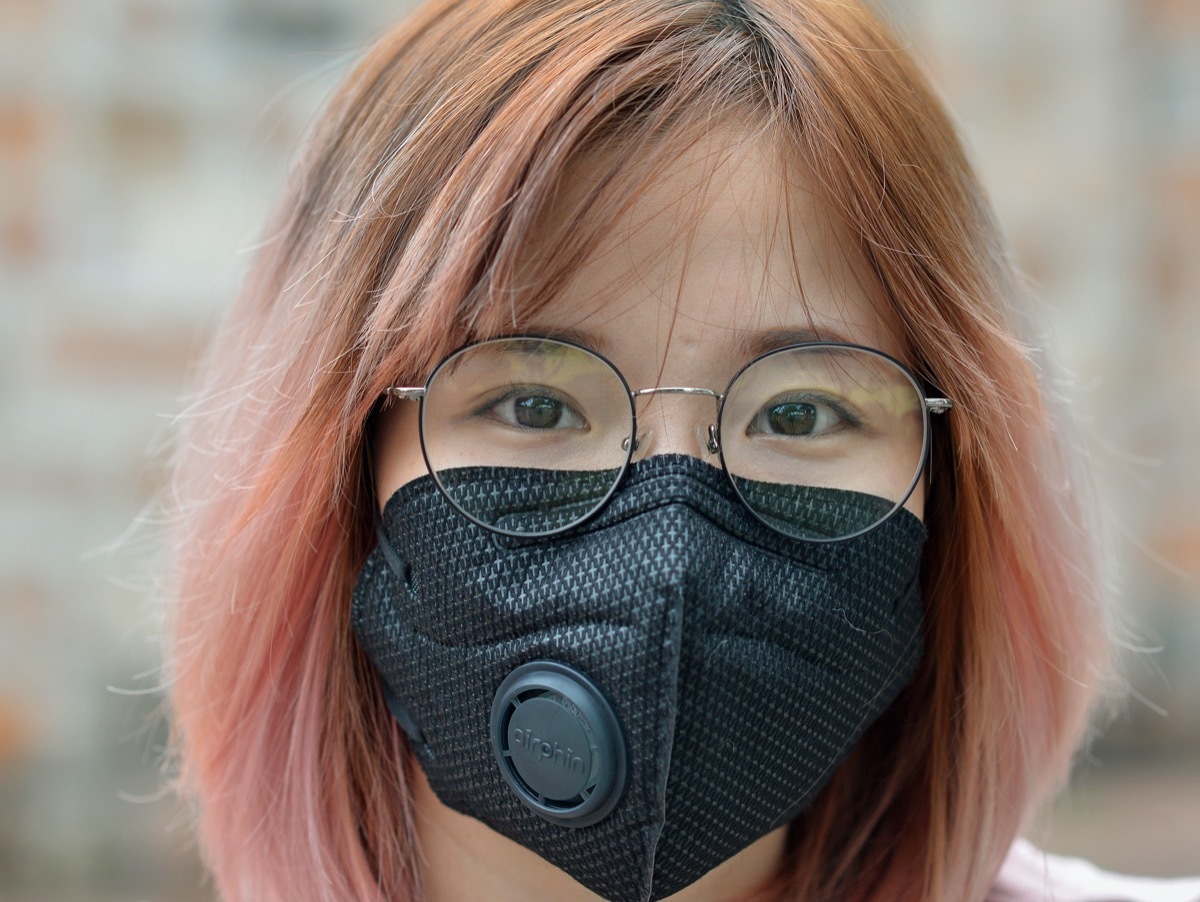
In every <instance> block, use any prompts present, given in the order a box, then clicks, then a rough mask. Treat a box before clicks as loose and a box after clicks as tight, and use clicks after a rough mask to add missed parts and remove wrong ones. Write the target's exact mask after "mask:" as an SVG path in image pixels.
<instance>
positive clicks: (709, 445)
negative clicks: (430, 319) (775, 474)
mask: <svg viewBox="0 0 1200 902" xmlns="http://www.w3.org/2000/svg"><path fill="white" fill-rule="evenodd" d="M507 341H540V342H550V343H553V344H559V345H563V346H565V347H568V348H573V349H575V350H578V351H582V352H584V353H585V354H588V355H590V356H591V357H594V358H596V359H597V360H599V361H600V362H601V363H603V364H604V365H605V366H607V367H608V368H609V369H610V370H612V372H613V374H614V375H616V377H617V379H618V380H620V383H621V385H622V386H623V387H624V389H625V393H626V394H627V395H628V398H629V422H630V427H631V429H630V436H631V439H632V440H630V439H626V440H625V441H624V442H623V443H622V446H623V448H624V450H625V460H624V461H622V463H621V467H620V472H618V473H617V476H616V478H615V479H614V480H613V484H612V487H611V488H610V489H609V490H608V492H607V493H605V495H604V497H603V498H601V499H600V500H599V501H597V502H596V506H595V507H594V508H592V510H591V511H589V512H588V513H587V514H586V515H584V516H583V517H580V518H579V519H578V520H575V521H574V522H572V523H569V524H568V525H566V526H561V527H558V528H555V529H549V530H545V531H544V532H516V531H512V530H506V529H501V528H500V527H498V526H495V525H494V524H491V523H486V522H484V521H483V520H480V519H479V518H477V517H475V516H473V515H472V514H471V513H470V512H469V511H467V510H466V509H465V508H463V507H462V506H461V505H460V504H458V502H456V501H455V500H454V497H453V496H452V495H451V494H450V492H449V491H447V490H446V488H445V486H443V485H442V481H441V479H440V478H439V476H438V471H437V469H435V468H434V466H433V463H432V462H431V461H430V459H429V452H428V449H427V448H426V446H425V397H426V395H427V393H428V391H429V386H430V385H431V384H432V382H433V380H434V379H435V378H437V374H438V372H439V371H440V370H441V369H442V367H444V366H445V365H446V364H447V363H449V362H450V361H452V360H454V359H455V358H457V357H458V356H459V355H460V354H462V353H463V352H464V351H467V350H469V349H471V348H474V347H480V346H482V345H488V344H498V343H500V342H507ZM817 348H840V349H844V350H850V351H862V352H866V353H868V354H872V355H874V356H875V357H878V358H881V359H882V360H885V361H887V362H888V363H890V364H892V365H893V366H895V367H896V368H897V369H899V370H900V371H901V372H902V373H904V375H905V376H906V377H907V378H908V380H909V381H910V382H911V383H912V386H913V388H914V389H915V390H916V392H917V396H918V397H920V398H921V400H922V401H923V406H922V409H921V414H922V419H923V423H922V438H921V455H920V460H919V462H918V465H917V468H916V472H915V473H914V474H913V478H912V482H911V483H910V484H909V486H908V488H907V489H906V490H905V491H904V494H903V495H902V496H901V497H900V499H899V500H897V501H896V503H895V504H894V505H893V506H892V508H891V510H889V511H888V512H887V513H886V514H884V515H883V516H882V517H880V518H879V519H878V520H877V521H875V522H874V523H872V524H871V525H870V526H867V527H864V528H863V529H860V530H858V531H857V532H853V533H850V534H849V535H845V536H837V537H836V538H823V537H807V536H806V537H800V536H794V535H791V534H789V533H787V532H784V531H783V530H782V529H780V528H779V527H778V526H776V525H775V524H773V523H771V522H770V521H769V520H768V519H767V518H765V517H763V516H762V515H761V514H759V513H758V511H756V510H755V509H754V508H753V507H752V506H751V505H750V503H749V502H748V501H746V499H745V498H744V497H743V496H742V493H741V491H740V490H739V489H738V486H737V482H736V481H735V480H734V476H733V474H732V473H730V472H729V468H728V467H727V466H726V465H725V455H724V454H723V453H721V431H720V430H721V419H722V414H723V412H724V408H725V398H726V396H727V395H728V394H729V390H730V389H731V388H733V386H734V385H735V384H736V383H737V381H738V379H739V378H741V376H742V374H743V373H744V372H746V370H748V369H750V367H752V366H754V365H755V364H756V363H758V362H759V361H761V360H764V359H766V358H768V357H772V356H774V355H776V354H783V353H787V352H790V351H797V350H806V349H817ZM383 394H384V397H385V398H388V399H397V400H401V401H417V402H419V403H420V405H421V408H420V413H419V415H418V431H419V434H420V440H421V456H422V457H423V458H424V460H425V468H426V469H427V470H428V471H429V475H430V476H431V477H432V478H433V481H434V484H435V485H437V487H438V490H439V491H440V492H441V493H442V495H443V497H445V499H446V500H447V501H448V502H450V505H451V506H452V507H453V508H454V509H455V510H457V511H458V512H459V513H460V514H462V515H463V516H464V517H466V518H467V519H468V520H470V521H471V522H472V523H475V524H477V525H479V526H482V527H483V528H484V529H486V530H488V531H490V532H494V533H498V534H500V535H504V536H511V537H515V538H523V539H535V538H546V537H548V536H555V535H561V534H562V533H565V532H568V531H570V530H572V529H575V528H576V527H577V526H580V525H582V524H583V523H586V522H587V521H588V520H590V519H591V518H592V517H594V516H596V515H597V514H598V513H599V512H600V511H601V510H603V509H604V507H605V505H607V504H608V502H609V499H611V498H612V496H613V495H614V494H615V493H616V491H617V489H618V488H620V485H621V482H622V481H623V480H624V479H625V473H626V472H627V471H628V469H629V464H630V461H632V459H633V455H634V454H635V453H636V452H637V450H638V445H639V443H638V438H637V437H638V426H637V406H636V403H635V402H636V400H637V399H638V398H644V397H648V396H650V395H700V396H703V397H708V398H712V399H713V400H714V401H715V402H716V405H717V416H716V422H715V423H709V424H708V428H707V439H706V441H705V449H706V450H707V451H708V452H709V453H710V454H715V455H717V457H718V458H719V459H720V461H721V470H722V471H723V472H724V473H725V477H726V478H727V479H728V480H729V483H730V485H731V486H733V491H734V494H735V495H737V498H738V500H739V501H740V502H741V503H742V506H743V507H745V508H746V510H748V511H749V512H750V513H751V514H752V515H753V516H754V517H755V519H757V520H758V521H759V522H761V523H763V524H764V525H766V526H767V527H768V528H770V529H771V530H772V531H774V532H776V533H778V534H779V535H782V536H786V537H787V538H789V539H791V540H793V541H797V542H816V543H820V544H828V543H831V542H844V541H846V540H848V539H853V538H856V537H857V536H860V535H863V534H865V533H868V532H870V531H871V530H873V529H875V528H876V527H878V526H880V525H881V524H883V523H884V522H886V521H887V520H889V519H890V518H891V517H892V516H894V515H895V513H896V511H898V510H900V508H902V507H903V506H904V503H905V502H906V501H907V500H908V499H909V497H911V495H912V493H913V491H914V490H915V489H916V487H917V484H918V483H919V482H920V480H921V475H922V473H924V472H925V467H926V465H927V464H928V461H929V446H930V441H931V432H932V430H931V428H930V425H931V424H930V420H929V418H930V415H940V414H944V413H946V412H948V411H950V410H952V409H953V408H954V402H953V401H952V400H951V399H949V398H944V397H932V396H929V395H927V394H925V391H924V389H922V387H921V382H920V380H919V379H917V377H916V376H915V375H913V373H912V371H911V370H910V369H909V368H908V367H907V366H905V365H904V364H903V363H901V362H900V361H899V360H897V359H896V358H895V357H893V356H891V355H890V354H886V353H884V352H883V351H880V350H878V349H876V348H871V347H867V346H866V345H859V344H853V343H850V342H840V341H807V342H799V343H796V344H790V345H785V346H783V347H779V348H775V349H773V350H770V351H767V352H765V353H763V354H759V355H758V356H757V357H755V358H753V359H752V360H750V361H749V362H747V363H746V364H744V365H743V366H742V367H741V368H740V369H739V370H738V371H737V372H736V373H734V375H733V378H731V379H730V380H729V384H728V385H726V386H725V391H724V392H717V391H714V390H713V389H711V388H698V387H691V386H666V385H664V386H656V387H653V388H640V389H636V390H634V389H631V388H630V387H629V383H628V382H627V381H626V379H625V375H624V374H623V373H622V372H621V371H620V370H619V369H618V368H617V366H616V364H614V363H613V362H612V361H611V360H609V359H608V358H607V357H605V356H604V355H603V354H600V353H598V352H597V351H594V350H593V349H591V348H589V347H587V346H586V345H583V344H580V343H578V342H574V341H568V340H566V339H562V338H552V337H549V336H545V335H506V336H502V337H500V338H491V339H486V340H484V341H476V342H470V343H468V344H465V345H463V346H462V347H460V348H457V349H455V350H454V351H452V352H451V353H449V354H447V355H446V357H444V358H443V359H442V360H441V362H440V363H438V365H437V366H435V367H434V368H433V370H432V371H431V372H430V374H429V375H428V376H427V377H426V379H425V384H424V385H422V386H391V387H388V388H386V389H384V392H383Z"/></svg>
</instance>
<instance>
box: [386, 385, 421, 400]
mask: <svg viewBox="0 0 1200 902" xmlns="http://www.w3.org/2000/svg"><path fill="white" fill-rule="evenodd" d="M383 393H384V394H385V395H387V396H388V397H389V398H399V399H400V400H401V401H420V400H421V399H422V398H424V397H425V389H423V388H401V387H399V386H393V387H391V388H385V389H384V390H383Z"/></svg>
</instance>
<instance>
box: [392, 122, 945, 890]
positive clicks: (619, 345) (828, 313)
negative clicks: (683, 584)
mask: <svg viewBox="0 0 1200 902" xmlns="http://www.w3.org/2000/svg"><path fill="white" fill-rule="evenodd" d="M589 175H590V173H589V171H588V170H587V168H586V167H581V169H580V171H579V172H578V174H577V178H576V179H575V181H574V182H573V183H572V184H571V185H569V186H568V192H570V191H572V190H578V191H583V190H585V188H586V186H587V184H588V181H587V180H588V178H589ZM785 187H786V193H787V200H788V203H787V206H786V207H785V206H784V205H783V204H782V202H781V201H782V199H783V197H784V194H785ZM571 199H572V198H571V197H570V196H567V197H564V198H563V200H562V203H561V204H560V206H559V208H558V210H557V211H555V210H552V211H551V214H550V216H549V217H548V224H547V225H546V228H547V229H554V228H556V227H558V226H557V225H556V220H557V221H558V222H561V221H562V220H563V219H564V218H565V215H566V214H565V211H566V210H569V209H571V208H572V207H573V204H572V203H571V202H570V201H571ZM852 248H853V245H852V243H851V241H850V240H849V238H848V237H847V236H846V235H845V234H843V232H842V231H841V230H840V229H839V228H838V227H837V226H836V225H835V223H834V222H833V220H832V219H831V218H830V217H829V216H827V215H826V213H825V212H824V210H823V209H822V208H821V206H820V204H818V203H817V201H816V199H815V197H814V196H813V194H812V192H811V191H810V190H809V188H808V186H807V185H805V184H804V183H803V182H800V183H797V181H796V176H795V169H794V168H793V169H792V170H791V172H790V173H789V180H788V181H787V182H785V181H784V178H783V176H782V174H781V170H780V164H779V157H778V155H777V154H776V153H775V152H774V148H772V147H769V146H764V145H763V144H760V143H756V142H755V141H752V140H747V139H745V138H743V137H741V135H740V133H738V132H735V131H733V130H728V131H724V132H720V133H717V134H714V135H713V136H712V137H711V138H710V139H709V140H707V141H704V142H702V143H700V144H697V145H696V146H694V147H693V148H691V149H690V150H689V151H688V152H687V153H685V154H683V155H682V156H681V157H680V158H679V159H678V160H677V162H676V163H675V165H673V166H672V167H671V168H670V169H669V170H668V171H667V172H665V173H664V174H663V176H662V177H661V178H658V179H656V180H655V181H654V182H653V186H652V187H651V188H650V190H648V191H647V192H646V193H645V194H644V195H643V196H641V197H640V198H639V199H638V200H637V202H636V203H634V204H632V205H631V206H630V207H629V209H628V210H627V212H626V213H625V215H624V216H623V217H622V218H621V219H620V220H619V221H618V222H617V223H616V227H615V228H613V229H612V231H611V234H609V235H608V236H607V238H606V240H604V241H603V242H602V244H601V245H600V247H599V248H598V249H597V250H596V252H595V253H594V254H593V255H592V256H591V258H590V259H589V260H588V261H587V262H586V263H585V265H583V266H582V267H581V268H580V269H579V271H578V272H577V273H576V274H575V275H574V277H573V278H572V279H571V281H570V283H569V284H568V286H567V288H566V290H565V291H564V292H563V293H562V295H561V297H559V298H558V299H557V301H556V302H553V303H552V304H550V305H548V307H547V308H546V309H545V310H544V311H543V312H541V313H539V314H538V315H537V316H536V317H534V318H533V319H531V320H530V321H529V322H527V323H522V324H521V332H522V333H523V334H542V335H550V336H555V337H563V338H568V339H570V340H573V341H575V342H577V343H579V344H582V345H585V346H587V347H589V348H592V349H594V350H595V351H597V352H599V353H600V354H602V355H603V356H604V357H606V358H607V359H608V360H610V361H611V362H612V363H613V364H615V366H616V367H617V368H618V369H619V370H620V371H621V372H622V373H623V374H624V376H625V378H626V380H627V382H628V383H629V385H630V387H631V388H632V389H635V390H636V389H640V388H648V387H653V386H691V387H701V388H710V389H713V390H715V391H718V392H723V391H724V390H725V388H726V386H727V385H728V383H729V381H730V379H731V378H732V377H733V376H734V375H735V374H736V373H737V372H738V370H739V369H740V368H741V367H742V366H743V365H744V364H746V363H747V362H748V361H749V360H751V359H752V358H754V357H756V356H757V355H759V354H762V353H763V352H765V351H768V350H771V349H773V348H776V347H780V346H784V345H788V344H794V343H797V342H802V341H811V340H832V341H840V342H850V343H854V344H860V345H866V346H869V347H873V348H876V349H879V350H882V351H884V352H886V353H888V354H891V355H893V356H896V357H901V356H902V348H901V345H900V342H899V340H898V338H897V332H896V330H895V329H894V328H893V327H892V326H890V325H889V323H888V322H887V321H886V319H885V317H884V316H883V315H882V313H881V311H883V310H884V309H885V307H884V305H883V303H882V301H881V291H880V288H879V287H878V285H877V283H876V282H875V280H874V278H873V277H872V274H871V272H870V270H869V269H868V267H867V266H866V263H865V261H864V260H863V259H862V258H861V257H860V256H859V255H858V254H857V253H855V252H852ZM417 413H418V409H417V405H415V404H411V403H396V404H393V405H392V406H391V407H390V408H389V410H388V413H387V415H386V417H385V420H384V422H383V424H382V428H381V430H380V433H379V436H378V442H379V444H378V446H377V447H376V450H375V461H376V479H377V490H378V498H379V502H380V505H381V506H382V505H383V503H384V502H385V501H386V500H387V499H388V498H390V497H391V495H392V494H393V493H394V492H395V491H396V489H398V488H399V487H400V486H401V485H403V484H404V483H407V482H409V481H410V480H413V479H416V478H418V477H420V476H424V475H426V472H427V471H426V467H425V463H424V459H423V457H422V455H421V450H420V443H419V436H418V427H417ZM637 417H638V430H639V435H640V444H639V447H638V456H639V457H644V456H648V455H653V454H663V453H668V452H669V453H677V454H687V455H693V456H696V457H699V458H701V459H703V460H705V461H706V462H708V463H711V464H713V465H716V466H719V461H718V460H717V458H716V456H715V455H713V454H710V453H709V452H708V451H707V450H706V448H705V442H704V439H705V438H706V437H707V432H706V430H707V426H708V425H709V424H710V423H711V422H712V421H713V418H714V404H713V400H712V398H711V397H706V396H694V395H693V396H688V395H677V394H676V395H661V396H650V397H648V398H643V399H639V406H638V410H637ZM922 505H923V495H922V493H921V490H920V488H918V490H917V492H915V493H914V495H913V497H911V498H910V499H909V501H908V502H907V506H908V508H909V509H910V510H911V511H912V512H913V513H915V514H917V515H918V516H920V515H921V513H922ZM414 775H415V777H416V782H415V784H414V813H415V824H416V829H417V835H418V837H419V840H420V844H421V855H422V861H423V863H424V867H423V881H424V884H425V886H424V889H425V892H426V893H427V895H428V897H429V898H431V899H439V898H447V899H449V898H473V897H475V896H476V895H477V894H480V895H485V894H486V895H490V896H491V897H494V898H500V897H503V898H508V897H509V896H512V897H514V898H515V897H518V896H523V895H524V888H532V887H537V888H538V889H539V890H540V891H541V894H542V895H543V896H547V895H548V896H550V897H553V898H562V899H574V898H595V897H594V896H592V895H591V894H590V893H589V892H587V891H586V890H584V889H583V887H581V886H580V885H579V884H576V883H574V881H573V880H571V879H570V878H569V877H568V876H567V875H566V874H565V873H564V872H562V871H559V870H557V868H554V867H553V866H552V865H550V864H549V863H548V862H546V861H545V860H543V859H541V858H539V857H538V856H537V855H536V854H535V853H533V852H531V851H529V850H528V849H525V848H523V847H522V846H519V845H517V844H516V843H513V842H511V841H510V840H507V839H505V838H504V837H502V836H501V835H500V834H498V833H494V832H492V831H491V830H490V829H489V828H487V827H486V826H484V825H483V824H482V823H481V822H480V821H477V820H474V819H473V818H470V817H466V816H464V815H462V814H458V813H456V812H455V811H453V810H451V809H450V808H448V807H446V806H445V805H443V804H442V803H441V802H440V801H439V800H438V799H437V797H436V796H435V795H434V794H433V792H432V790H431V789H430V787H429V784H428V783H427V782H426V780H425V779H424V777H423V774H422V773H421V771H420V769H417V768H414ZM785 833H786V828H781V829H778V830H776V831H774V832H773V833H770V834H768V835H767V836H764V837H762V838H761V839H759V840H758V841H756V842H754V843H752V844H751V845H750V846H748V847H747V848H745V849H743V850H742V851H741V852H739V853H738V854H736V855H735V856H734V857H733V858H731V859H729V860H727V861H725V862H724V863H723V864H721V865H719V866H718V867H716V868H715V869H714V870H712V871H710V872H709V873H707V874H706V875H705V876H704V877H702V878H701V879H700V880H698V881H697V882H695V883H693V884H691V885H690V886H688V887H687V888H686V889H685V890H683V891H682V892H681V893H679V894H678V895H677V896H676V897H673V898H677V899H680V900H683V899H687V900H701V899H728V898H731V897H737V896H740V895H741V894H742V893H744V892H745V891H746V890H748V889H749V888H751V887H752V886H754V885H756V884H758V883H760V882H761V881H762V880H764V879H765V878H767V877H768V876H769V875H770V874H772V873H773V872H774V871H775V869H776V867H777V866H778V864H779V862H780V859H781V856H782V855H783V854H784V843H785ZM498 887H504V888H505V889H504V890H503V891H500V890H498Z"/></svg>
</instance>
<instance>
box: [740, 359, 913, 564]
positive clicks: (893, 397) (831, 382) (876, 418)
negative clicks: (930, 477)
mask: <svg viewBox="0 0 1200 902" xmlns="http://www.w3.org/2000/svg"><path fill="white" fill-rule="evenodd" d="M925 423H926V414H925V407H924V396H923V394H922V392H921V390H920V388H919V387H918V386H917V384H916V383H915V382H914V381H913V378H912V377H911V376H910V375H909V373H908V372H907V370H905V369H904V368H903V367H901V366H900V365H899V364H898V363H896V362H895V361H893V360H892V359H891V358H889V357H887V356H885V355H883V354H881V353H879V352H876V351H871V350H867V349H862V348H854V347H846V346H844V345H807V346H803V347H796V348H785V349H783V350H781V351H777V352H775V353H773V354H768V355H765V356H763V357H760V358H758V359H757V360H755V361H754V362H753V363H751V364H750V365H748V366H747V367H746V368H745V369H744V370H742V371H741V372H740V373H739V374H738V375H737V376H736V377H735V379H734V381H733V383H732V384H731V385H730V387H729V391H728V392H727V393H726V397H725V400H724V403H723V404H722V407H721V422H720V435H721V451H722V455H723V457H724V461H725V468H726V469H727V470H728V472H729V475H730V478H731V480H732V481H733V484H734V488H735V489H736V490H737V491H738V494H739V495H741V497H742V500H743V501H745V503H746V504H747V506H749V507H750V509H751V510H753V511H754V512H755V513H756V514H757V515H758V516H759V517H760V518H761V519H762V520H764V522H767V523H768V525H771V526H772V527H774V528H775V529H778V530H779V531H780V532H784V533H786V534H788V535H791V536H794V537H796V538H806V539H817V540H821V539H825V540H830V539H838V538H844V537H846V536H850V535H854V534H857V533H859V532H863V531H865V530H867V529H870V528H871V527H872V526H874V525H876V524H877V523H879V522H880V521H881V520H883V519H885V518H886V517H887V516H888V515H889V514H890V513H891V512H892V511H893V510H895V508H896V507H898V506H899V505H900V504H903V503H904V501H905V500H906V499H907V498H908V496H909V494H910V493H911V492H912V489H913V487H914V486H915V485H916V480H917V478H918V475H919V471H920V468H921V465H922V461H923V458H924V448H925Z"/></svg>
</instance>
